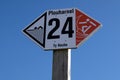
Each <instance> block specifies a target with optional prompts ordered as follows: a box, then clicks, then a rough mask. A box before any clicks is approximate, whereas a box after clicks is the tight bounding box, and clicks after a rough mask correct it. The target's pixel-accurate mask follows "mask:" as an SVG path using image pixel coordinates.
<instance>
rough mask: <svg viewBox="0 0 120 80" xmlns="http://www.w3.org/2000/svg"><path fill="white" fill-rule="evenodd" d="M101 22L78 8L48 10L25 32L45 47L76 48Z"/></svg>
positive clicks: (47, 48) (46, 48)
mask: <svg viewBox="0 0 120 80" xmlns="http://www.w3.org/2000/svg"><path fill="white" fill-rule="evenodd" d="M100 26H101V24H100V23H99V22H98V21H96V20H94V19H93V18H91V17H89V16H88V15H86V14H85V13H83V12H81V11H80V10H78V9H75V8H70V9H57V10H48V11H46V12H45V13H43V14H42V15H41V16H40V17H38V18H37V19H36V20H35V21H33V22H32V23H31V24H30V25H29V26H28V27H26V28H25V29H24V30H23V32H24V33H25V34H26V35H27V36H28V37H30V38H31V39H32V40H33V41H35V42H36V43H37V44H39V45H40V46H41V47H42V48H43V49H45V50H49V49H67V48H76V47H78V45H80V44H81V43H82V42H84V41H85V40H86V39H87V38H88V37H89V36H90V35H91V34H93V33H94V32H95V31H96V30H97V29H98V28H100Z"/></svg>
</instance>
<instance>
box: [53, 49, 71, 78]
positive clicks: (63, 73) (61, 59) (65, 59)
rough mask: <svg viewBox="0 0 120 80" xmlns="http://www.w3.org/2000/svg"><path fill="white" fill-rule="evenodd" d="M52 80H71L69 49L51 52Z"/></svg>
mask: <svg viewBox="0 0 120 80" xmlns="http://www.w3.org/2000/svg"><path fill="white" fill-rule="evenodd" d="M52 80H71V49H63V50H53V71H52Z"/></svg>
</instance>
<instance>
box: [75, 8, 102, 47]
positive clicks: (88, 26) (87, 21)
mask: <svg viewBox="0 0 120 80" xmlns="http://www.w3.org/2000/svg"><path fill="white" fill-rule="evenodd" d="M99 25H100V24H99V23H97V22H96V21H95V20H93V19H91V18H90V17H89V16H87V15H86V14H84V13H82V12H80V11H78V10H76V45H78V44H79V43H81V41H84V39H85V38H86V37H88V36H89V34H91V33H92V32H93V31H94V30H95V29H96V28H97V27H98V26H99Z"/></svg>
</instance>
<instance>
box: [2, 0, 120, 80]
mask: <svg viewBox="0 0 120 80" xmlns="http://www.w3.org/2000/svg"><path fill="white" fill-rule="evenodd" d="M72 7H76V8H78V9H80V10H82V11H84V12H85V13H87V14H88V15H90V16H91V17H93V18H94V19H96V20H98V21H99V22H101V23H102V25H103V27H102V28H100V29H99V30H98V31H97V32H96V33H95V34H94V35H93V36H92V37H90V38H89V39H88V40H87V41H86V42H85V43H84V44H82V45H81V46H79V47H78V48H77V49H72V66H71V67H72V68H71V79H72V80H120V42H119V41H120V36H119V34H120V31H119V30H120V27H119V26H120V9H119V8H120V1H119V0H99V1H98V0H79V1H78V0H69V1H65V0H51V1H48V0H43V1H40V0H26V1H25V0H18V1H17V0H0V80H51V79H52V51H44V50H43V49H42V48H40V47H39V46H38V45H36V44H35V43H34V42H32V41H31V40H30V39H29V38H27V37H26V36H25V35H24V34H23V33H22V32H21V30H22V29H23V28H25V27H26V26H27V25H28V24H30V23H31V22H32V21H33V20H34V19H35V18H37V17H38V16H40V15H41V14H42V13H43V12H44V11H46V10H49V9H63V8H72Z"/></svg>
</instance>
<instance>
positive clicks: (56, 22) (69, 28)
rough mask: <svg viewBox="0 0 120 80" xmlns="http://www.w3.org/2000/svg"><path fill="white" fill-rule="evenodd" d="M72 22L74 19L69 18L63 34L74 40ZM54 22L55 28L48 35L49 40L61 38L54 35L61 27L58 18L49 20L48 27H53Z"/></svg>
mask: <svg viewBox="0 0 120 80" xmlns="http://www.w3.org/2000/svg"><path fill="white" fill-rule="evenodd" d="M72 21H73V18H72V17H68V18H67V19H66V21H65V24H64V26H63V29H62V31H61V34H68V37H69V38H72V37H73V33H74V30H73V23H72ZM53 22H55V27H54V28H53V29H52V30H51V31H50V32H49V33H48V36H47V39H59V38H60V35H53V34H54V32H55V31H56V30H57V29H58V28H59V27H60V20H59V19H58V18H52V19H50V20H49V22H48V25H49V26H51V25H53ZM68 25H69V26H68ZM67 27H68V30H66V28H67Z"/></svg>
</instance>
